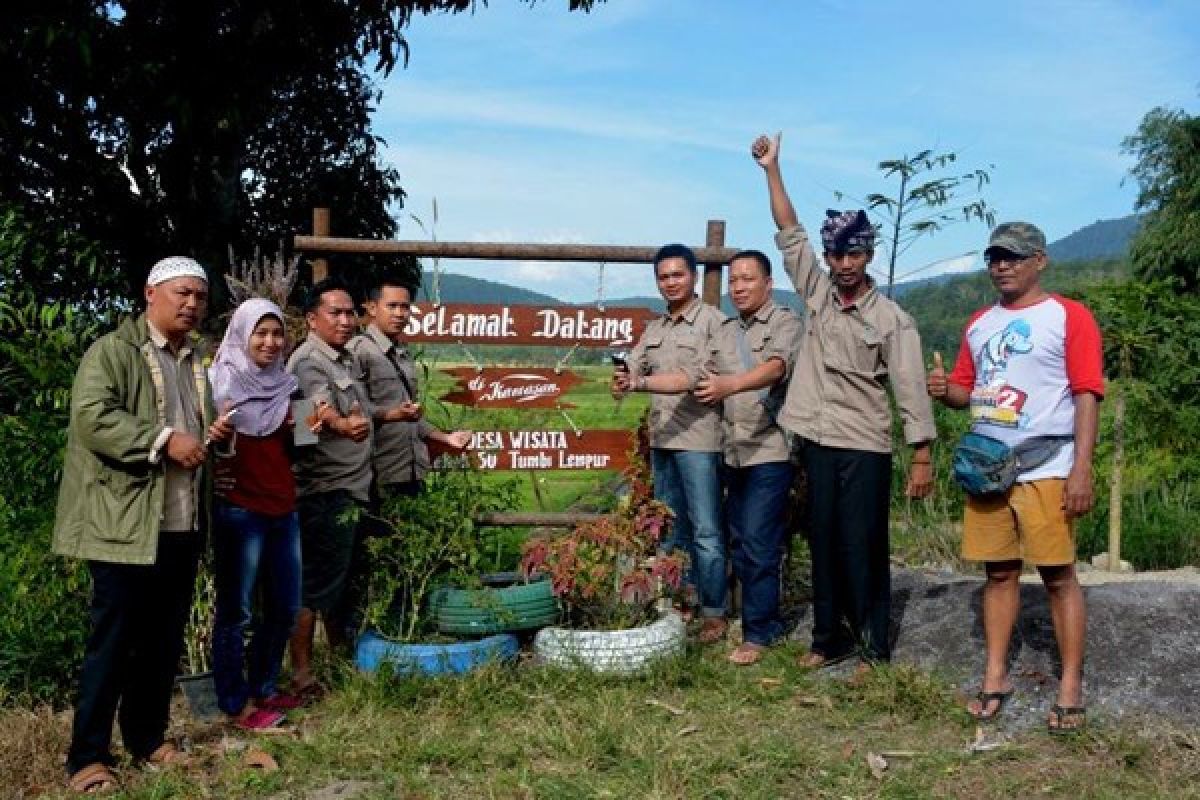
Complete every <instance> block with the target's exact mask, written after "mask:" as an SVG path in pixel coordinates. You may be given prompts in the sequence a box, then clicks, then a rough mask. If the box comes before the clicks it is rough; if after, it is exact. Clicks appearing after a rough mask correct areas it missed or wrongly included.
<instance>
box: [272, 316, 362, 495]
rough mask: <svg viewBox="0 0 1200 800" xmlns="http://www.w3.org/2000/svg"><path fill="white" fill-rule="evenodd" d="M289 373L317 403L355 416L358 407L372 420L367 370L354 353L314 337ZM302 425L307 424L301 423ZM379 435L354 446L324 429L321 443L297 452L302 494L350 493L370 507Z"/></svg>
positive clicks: (297, 353)
mask: <svg viewBox="0 0 1200 800" xmlns="http://www.w3.org/2000/svg"><path fill="white" fill-rule="evenodd" d="M287 368H288V371H289V372H291V373H292V374H293V375H295V376H296V380H297V381H298V382H299V384H300V391H301V392H303V394H304V396H305V397H306V398H310V399H311V400H312V401H313V403H314V404H316V403H319V402H320V401H322V400H324V401H325V402H327V403H329V405H331V406H333V407H334V409H336V410H337V412H338V413H339V414H341V415H342V416H346V415H348V414H349V413H350V409H351V407H352V406H353V405H354V403H355V402H357V403H358V405H359V407H360V408H361V409H362V413H363V416H365V417H367V418H368V419H370V418H371V415H372V410H373V406H372V405H371V400H370V398H369V397H368V396H367V389H366V387H365V386H364V385H363V371H362V368H361V366H360V365H359V363H358V359H356V358H355V357H354V354H353V353H351V352H350V351H349V350H336V349H334V348H333V347H331V346H330V345H328V344H327V343H325V342H324V341H322V340H321V338H320V337H318V336H317V335H316V334H312V333H310V334H309V336H308V338H307V339H305V340H304V341H303V342H302V343H301V344H300V346H299V347H297V348H296V351H295V352H294V353H292V357H291V358H289V359H288V365H287ZM297 424H301V423H300V421H299V420H297ZM373 438H374V434H373V433H372V435H369V436H368V437H367V439H366V440H365V441H362V442H354V441H352V440H350V439H347V438H346V437H344V436H338V435H337V434H335V433H334V432H333V431H330V430H327V429H325V430H322V431H321V433H320V434H319V439H318V441H317V443H316V444H314V445H308V446H305V447H300V448H297V450H298V455H297V457H296V461H295V464H294V465H293V471H294V472H295V473H296V491H297V492H298V493H299V494H301V495H307V494H317V493H319V492H331V491H334V490H336V489H345V490H346V491H348V492H350V494H352V495H353V496H354V497H355V498H357V499H358V500H360V501H362V502H364V503H366V502H368V501H369V500H370V496H371V449H372V444H373Z"/></svg>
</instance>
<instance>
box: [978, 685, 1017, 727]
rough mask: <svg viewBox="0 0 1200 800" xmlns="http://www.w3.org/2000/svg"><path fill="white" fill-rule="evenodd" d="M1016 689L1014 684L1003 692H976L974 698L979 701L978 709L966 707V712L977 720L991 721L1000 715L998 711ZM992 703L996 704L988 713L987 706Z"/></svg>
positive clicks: (1002, 708) (1001, 709)
mask: <svg viewBox="0 0 1200 800" xmlns="http://www.w3.org/2000/svg"><path fill="white" fill-rule="evenodd" d="M1016 690H1017V689H1016V687H1015V686H1014V687H1012V688H1010V689H1006V690H1005V691H1003V692H984V691H980V692H976V693H975V699H976V700H978V701H979V711H978V712H975V711H972V710H971V709H969V708H968V709H967V713H968V714H970V715H971V716H972V717H974V719H975V720H976V721H977V722H991V721H992V720H994V719H995V718H996V717H998V716H1000V712H1001V711H1003V710H1004V704H1005V703H1007V702H1008V698H1010V697H1012V696H1013V692H1015V691H1016ZM992 703H995V704H996V708H995V710H994V711H992V713H990V714H989V713H987V707H988V706H989V705H991V704H992Z"/></svg>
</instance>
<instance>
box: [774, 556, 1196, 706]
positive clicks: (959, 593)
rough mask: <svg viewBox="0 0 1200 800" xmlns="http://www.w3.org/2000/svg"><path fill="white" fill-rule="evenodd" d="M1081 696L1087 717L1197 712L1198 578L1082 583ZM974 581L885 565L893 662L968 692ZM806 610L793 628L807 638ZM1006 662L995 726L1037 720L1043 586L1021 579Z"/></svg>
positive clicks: (973, 684) (976, 654) (1047, 636)
mask: <svg viewBox="0 0 1200 800" xmlns="http://www.w3.org/2000/svg"><path fill="white" fill-rule="evenodd" d="M1083 591H1084V597H1085V599H1086V603H1087V613H1088V627H1087V631H1088V634H1087V656H1086V661H1085V666H1084V682H1085V683H1084V692H1085V702H1086V703H1087V705H1088V709H1089V715H1090V716H1092V717H1096V716H1127V715H1144V714H1151V715H1161V716H1167V717H1169V718H1172V719H1173V720H1175V721H1178V722H1183V723H1193V722H1194V720H1195V719H1196V718H1197V715H1200V687H1198V686H1197V684H1198V682H1200V582H1195V581H1191V582H1161V581H1154V580H1129V579H1128V578H1126V579H1125V580H1122V581H1121V582H1115V583H1108V584H1101V585H1086V586H1085V587H1084V590H1083ZM982 593H983V579H982V578H975V577H969V576H963V575H957V574H954V573H949V572H924V571H916V570H910V569H902V568H894V569H893V571H892V636H893V643H894V644H893V659H894V661H895V662H896V663H898V664H914V665H917V666H919V667H921V668H922V669H925V670H929V671H932V672H937V673H939V674H941V675H944V676H946V677H947V678H948V679H949V680H951V681H953V682H955V683H956V684H957V685H959V686H960V687H962V688H963V689H964V691H966V692H968V693H974V692H975V691H976V690H977V689H978V687H979V679H980V675H981V673H982V669H983V621H982V609H981V601H982ZM807 614H808V611H807V609H806V610H805V612H804V615H803V617H802V619H801V621H800V627H799V629H798V633H800V634H801V638H807V635H806V634H807V632H808V629H809V627H810V624H811V621H810V619H809V618H808V616H807ZM1009 669H1010V674H1011V676H1012V679H1013V683H1014V684H1015V686H1016V688H1017V692H1016V694H1015V695H1014V697H1013V699H1012V700H1011V701H1010V702H1009V705H1008V706H1007V708H1006V713H1005V721H1004V725H1005V727H1012V728H1017V727H1026V726H1029V725H1035V724H1036V725H1040V724H1042V721H1043V720H1044V718H1045V714H1046V712H1047V710H1048V709H1049V707H1050V705H1052V704H1053V702H1054V699H1055V696H1056V693H1057V688H1058V673H1059V660H1058V648H1057V645H1056V642H1055V638H1054V627H1053V624H1052V622H1051V619H1050V606H1049V603H1048V601H1047V597H1046V591H1045V589H1044V588H1042V586H1041V584H1040V583H1038V582H1032V583H1022V586H1021V615H1020V618H1019V620H1018V622H1017V626H1016V630H1015V631H1014V633H1013V640H1012V646H1011V648H1010V652H1009Z"/></svg>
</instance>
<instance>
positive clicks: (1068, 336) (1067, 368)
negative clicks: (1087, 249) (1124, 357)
mask: <svg viewBox="0 0 1200 800" xmlns="http://www.w3.org/2000/svg"><path fill="white" fill-rule="evenodd" d="M948 380H949V381H950V382H951V383H953V384H955V385H957V386H961V387H963V388H964V389H967V390H968V391H970V393H971V420H972V425H971V427H972V430H975V431H976V432H978V433H982V434H984V435H986V436H991V437H994V438H996V439H999V440H1000V441H1002V442H1005V443H1007V444H1009V445H1016V444H1019V443H1020V442H1023V441H1025V440H1026V439H1029V438H1032V437H1035V436H1070V435H1071V434H1072V433H1073V432H1074V430H1075V395H1077V394H1079V393H1081V392H1091V393H1092V394H1095V395H1096V396H1097V397H1103V396H1104V365H1103V355H1102V352H1101V347H1100V329H1099V328H1098V327H1097V326H1096V320H1095V319H1094V318H1093V317H1092V314H1091V312H1090V311H1088V310H1087V308H1086V307H1085V306H1083V305H1082V304H1080V303H1077V302H1075V301H1074V300H1068V299H1066V298H1063V297H1059V296H1058V295H1050V296H1049V297H1047V298H1046V299H1045V300H1042V301H1041V302H1039V303H1035V304H1034V305H1032V306H1026V307H1025V308H1017V309H1011V308H1005V307H1004V306H1002V305H999V304H997V305H994V306H991V307H989V308H985V309H982V310H980V311H977V312H976V313H975V314H974V315H973V316H972V317H971V320H970V322H968V323H967V328H966V331H964V333H963V340H962V344H961V345H960V347H959V350H958V359H957V360H956V361H955V364H954V369H953V371H952V372H951V373H950V375H949V378H948ZM1074 457H1075V450H1074V446H1073V444H1072V443H1071V442H1070V441H1066V442H1064V443H1063V446H1062V447H1061V448H1060V449H1059V452H1058V453H1057V454H1056V455H1055V456H1054V457H1053V458H1051V459H1049V460H1048V461H1046V462H1044V463H1042V464H1041V465H1039V466H1038V467H1035V468H1034V469H1032V470H1029V471H1028V472H1022V473H1021V475H1020V476H1019V480H1021V481H1034V480H1040V479H1042V478H1065V477H1066V476H1067V474H1068V473H1069V472H1070V471H1071V466H1072V464H1073V463H1074Z"/></svg>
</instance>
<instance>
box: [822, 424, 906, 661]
mask: <svg viewBox="0 0 1200 800" xmlns="http://www.w3.org/2000/svg"><path fill="white" fill-rule="evenodd" d="M804 464H805V467H806V468H807V471H808V518H809V520H808V522H809V525H808V530H809V547H810V550H811V553H812V573H813V574H812V579H813V645H812V649H813V652H815V653H820V654H822V655H824V656H826V657H827V658H836V657H838V656H842V655H845V654H846V653H849V652H851V651H852V650H856V649H857V650H858V651H859V654H860V655H861V656H862V657H863V658H864V659H865V660H867V661H887V660H888V659H889V658H890V657H891V648H890V644H889V640H888V621H889V617H890V615H891V606H892V585H891V584H892V581H891V569H890V565H889V561H888V503H889V494H890V488H891V478H892V457H891V455H890V454H888V453H872V452H867V451H863V450H845V449H840V448H836V447H823V446H821V445H818V444H813V443H812V442H806V443H805V445H804Z"/></svg>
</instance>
